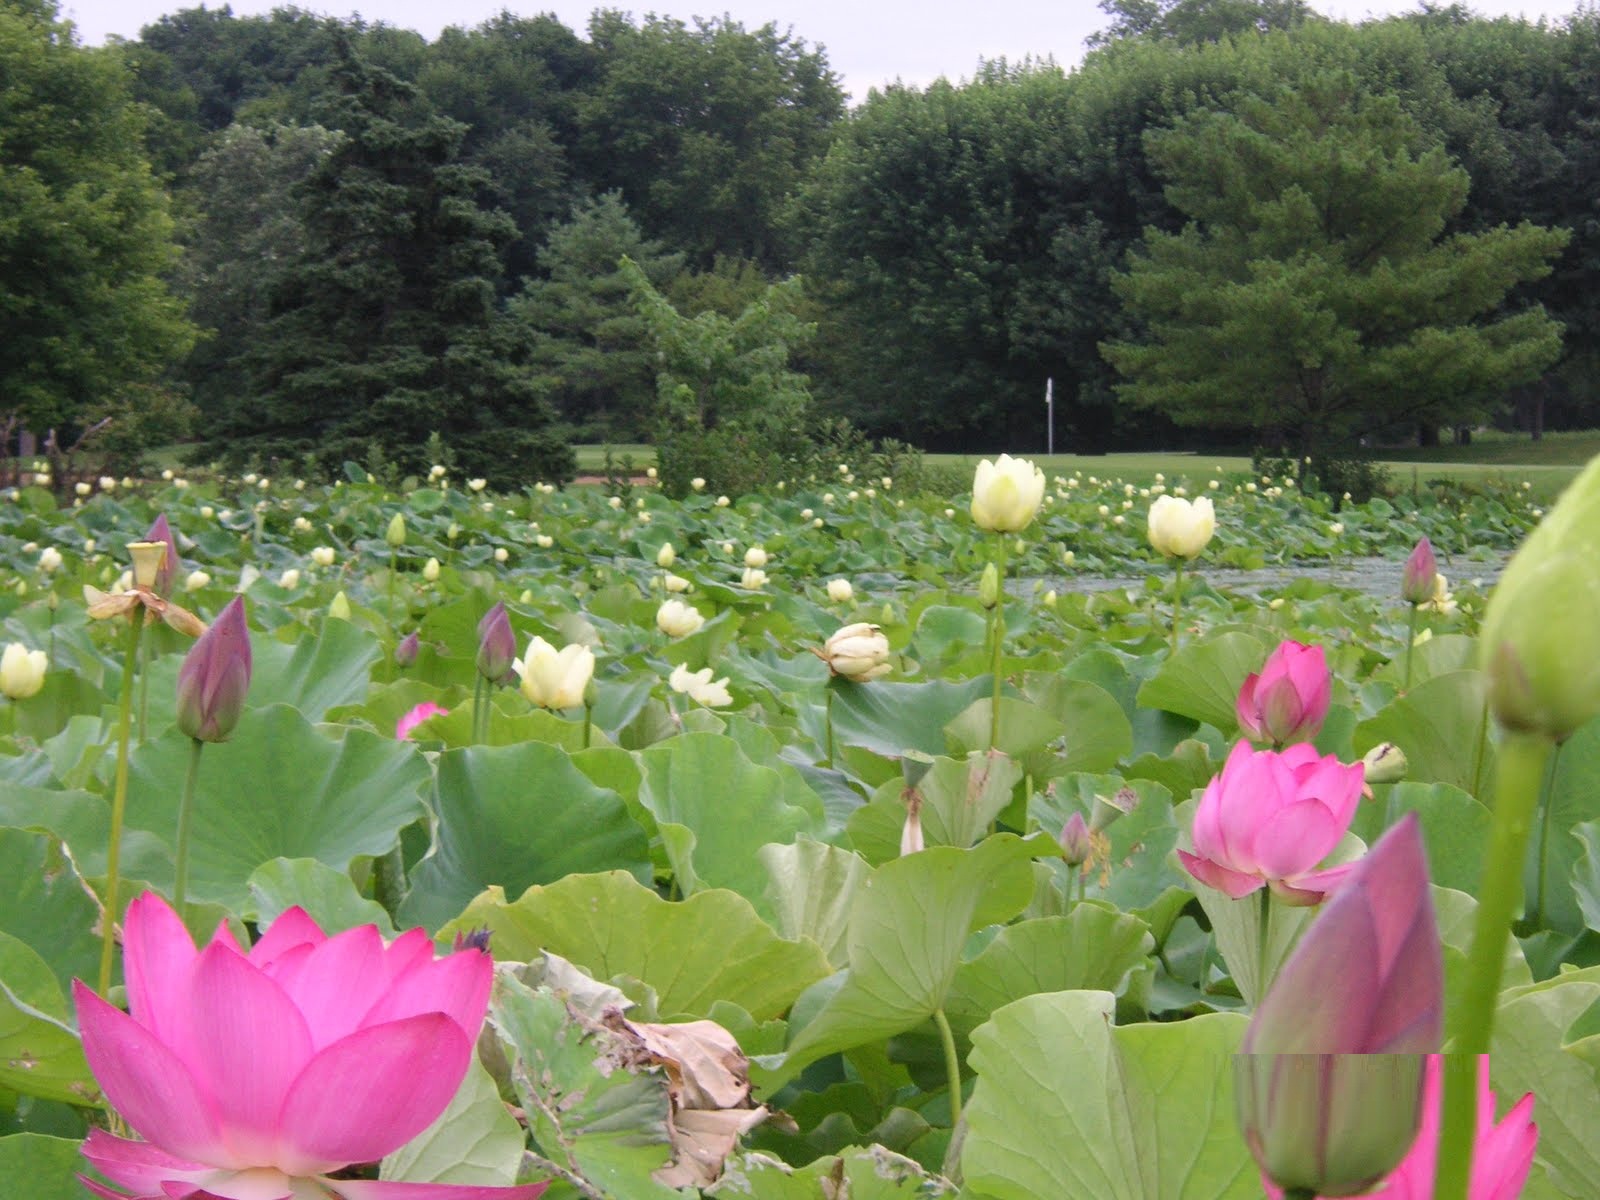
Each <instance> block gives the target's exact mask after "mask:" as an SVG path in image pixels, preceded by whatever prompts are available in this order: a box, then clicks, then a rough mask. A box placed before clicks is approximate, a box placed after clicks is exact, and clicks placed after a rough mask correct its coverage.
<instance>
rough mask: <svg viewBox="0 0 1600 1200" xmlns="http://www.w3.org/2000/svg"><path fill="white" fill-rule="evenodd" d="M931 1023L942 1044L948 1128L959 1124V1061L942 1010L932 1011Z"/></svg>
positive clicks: (951, 1034) (954, 1039) (954, 1043)
mask: <svg viewBox="0 0 1600 1200" xmlns="http://www.w3.org/2000/svg"><path fill="white" fill-rule="evenodd" d="M933 1023H934V1024H935V1025H937V1026H938V1027H939V1040H940V1041H941V1042H943V1043H944V1074H945V1078H946V1079H948V1080H949V1081H950V1128H951V1129H954V1128H955V1127H956V1126H957V1125H959V1124H960V1123H961V1059H960V1057H959V1056H958V1055H957V1054H956V1035H955V1034H954V1033H952V1032H951V1031H950V1022H949V1021H948V1020H947V1019H946V1018H945V1015H944V1009H942V1008H936V1009H934V1010H933Z"/></svg>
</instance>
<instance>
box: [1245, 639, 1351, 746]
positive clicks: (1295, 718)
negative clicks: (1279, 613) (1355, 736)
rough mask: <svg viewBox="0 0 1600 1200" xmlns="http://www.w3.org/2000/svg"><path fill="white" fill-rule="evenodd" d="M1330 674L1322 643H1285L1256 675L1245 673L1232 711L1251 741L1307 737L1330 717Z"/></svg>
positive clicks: (1284, 741)
mask: <svg viewBox="0 0 1600 1200" xmlns="http://www.w3.org/2000/svg"><path fill="white" fill-rule="evenodd" d="M1332 690H1333V679H1332V676H1330V675H1329V673H1328V659H1327V656H1326V654H1324V652H1323V649H1322V647H1321V646H1307V645H1303V644H1302V643H1300V642H1296V641H1286V642H1283V643H1282V644H1281V645H1279V647H1278V648H1277V649H1276V650H1274V651H1273V652H1272V653H1271V654H1270V655H1268V656H1267V661H1266V662H1265V663H1264V664H1262V667H1261V671H1260V673H1258V674H1253V675H1247V676H1245V680H1244V686H1243V687H1241V688H1240V689H1239V699H1238V702H1237V703H1236V704H1235V706H1234V713H1235V715H1236V716H1237V717H1238V719H1239V728H1240V730H1241V731H1243V733H1244V735H1245V736H1246V737H1248V738H1249V739H1250V740H1251V741H1253V742H1271V743H1272V744H1273V745H1275V746H1282V745H1286V744H1287V743H1289V742H1308V741H1310V740H1311V739H1312V738H1314V737H1316V736H1317V731H1318V730H1320V729H1321V728H1322V723H1323V722H1324V721H1325V720H1327V719H1328V701H1329V699H1330V698H1331V696H1332Z"/></svg>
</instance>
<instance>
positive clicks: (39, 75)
mask: <svg viewBox="0 0 1600 1200" xmlns="http://www.w3.org/2000/svg"><path fill="white" fill-rule="evenodd" d="M0 80H4V82H5V86H4V87H3V88H0V314H3V316H4V320H5V337H4V338H3V339H0V397H3V399H0V405H3V407H4V409H5V410H6V412H7V413H8V414H14V415H16V416H17V417H19V418H20V419H21V420H22V421H24V422H25V423H27V424H29V425H31V426H33V427H34V428H35V429H39V430H40V431H41V432H42V431H43V429H45V428H46V427H49V426H55V425H62V426H65V425H70V424H73V423H75V422H77V421H78V420H80V419H81V418H82V416H83V414H84V413H85V412H86V410H87V409H88V408H89V407H90V406H91V405H94V404H97V403H102V402H106V401H108V400H109V399H110V398H112V397H115V396H116V395H118V394H119V393H124V392H127V391H129V390H130V389H137V388H138V387H139V386H141V385H143V384H146V383H148V382H151V381H153V380H154V379H155V378H156V377H157V376H158V375H159V374H160V373H161V371H162V370H163V369H164V368H166V367H167V365H168V364H170V363H171V362H173V361H174V360H176V359H178V358H180V357H181V356H182V355H183V354H184V352H185V351H186V350H187V349H188V348H189V344H190V342H191V341H192V340H193V336H194V331H193V329H192V327H191V326H190V325H189V323H188V322H187V321H185V320H184V317H183V309H182V305H181V304H180V302H179V301H178V300H177V299H176V298H175V297H173V296H172V294H171V293H170V292H169V291H168V289H167V285H166V283H165V281H164V278H163V277H164V275H165V273H166V272H167V271H168V270H169V269H170V268H171V266H172V264H173V261H174V258H175V254H176V252H175V249H174V246H173V242H172V221H171V219H170V218H169V216H168V215H167V208H166V198H165V196H164V195H163V194H162V192H161V190H160V188H159V187H158V186H157V185H156V182H155V180H154V179H153V177H152V176H151V173H150V166H149V163H148V161H147V160H146V159H145V157H144V153H143V150H142V145H143V143H142V140H141V139H142V122H141V119H140V114H139V112H138V110H137V109H136V107H135V106H134V105H133V104H132V103H131V102H130V100H129V98H128V93H127V87H126V80H125V78H124V76H123V74H122V71H121V68H120V65H119V64H118V62H117V60H116V59H115V58H114V57H112V56H110V55H107V54H105V53H103V52H99V51H91V50H85V49H83V48H81V47H79V46H77V45H75V44H74V43H73V41H72V35H71V31H70V27H69V26H67V25H64V24H61V23H59V22H57V20H56V6H55V4H54V2H53V0H8V2H7V3H6V4H5V5H3V6H0Z"/></svg>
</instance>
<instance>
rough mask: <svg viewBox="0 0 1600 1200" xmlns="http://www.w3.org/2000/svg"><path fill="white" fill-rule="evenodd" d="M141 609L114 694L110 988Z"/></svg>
mask: <svg viewBox="0 0 1600 1200" xmlns="http://www.w3.org/2000/svg"><path fill="white" fill-rule="evenodd" d="M144 615H145V614H144V609H142V608H136V609H134V611H133V612H132V613H131V614H129V617H128V646H127V649H126V650H125V651H124V653H123V656H122V691H121V692H120V693H119V694H118V696H117V775H116V782H115V784H114V785H113V787H112V792H111V844H110V846H109V848H108V849H107V850H106V911H105V917H104V919H103V920H102V923H101V924H102V928H101V931H100V980H99V983H100V986H99V989H98V990H99V992H100V994H101V995H102V996H104V995H105V994H106V993H107V992H109V991H110V990H111V963H112V960H113V959H114V958H115V956H116V945H117V883H118V878H117V874H118V871H119V870H120V868H121V859H122V819H123V815H124V814H125V813H126V811H127V808H128V742H129V740H130V739H131V738H132V736H133V676H134V671H135V670H136V669H137V667H138V663H139V635H140V634H142V633H143V632H144Z"/></svg>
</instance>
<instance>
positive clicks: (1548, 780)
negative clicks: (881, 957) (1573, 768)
mask: <svg viewBox="0 0 1600 1200" xmlns="http://www.w3.org/2000/svg"><path fill="white" fill-rule="evenodd" d="M1563 744H1564V743H1563ZM1560 770H1561V745H1560V744H1558V745H1557V746H1556V748H1555V753H1553V754H1552V755H1551V756H1550V770H1549V771H1547V772H1546V773H1545V777H1544V780H1543V782H1542V783H1541V784H1540V787H1539V873H1538V887H1537V888H1536V889H1535V891H1534V895H1533V904H1534V908H1533V917H1534V919H1535V921H1537V922H1538V923H1539V924H1541V925H1542V924H1544V922H1545V912H1546V907H1545V888H1546V886H1547V884H1548V877H1549V874H1550V817H1551V810H1552V809H1553V808H1554V807H1555V805H1554V804H1553V803H1552V801H1553V800H1554V798H1555V791H1556V772H1558V771H1560Z"/></svg>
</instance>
